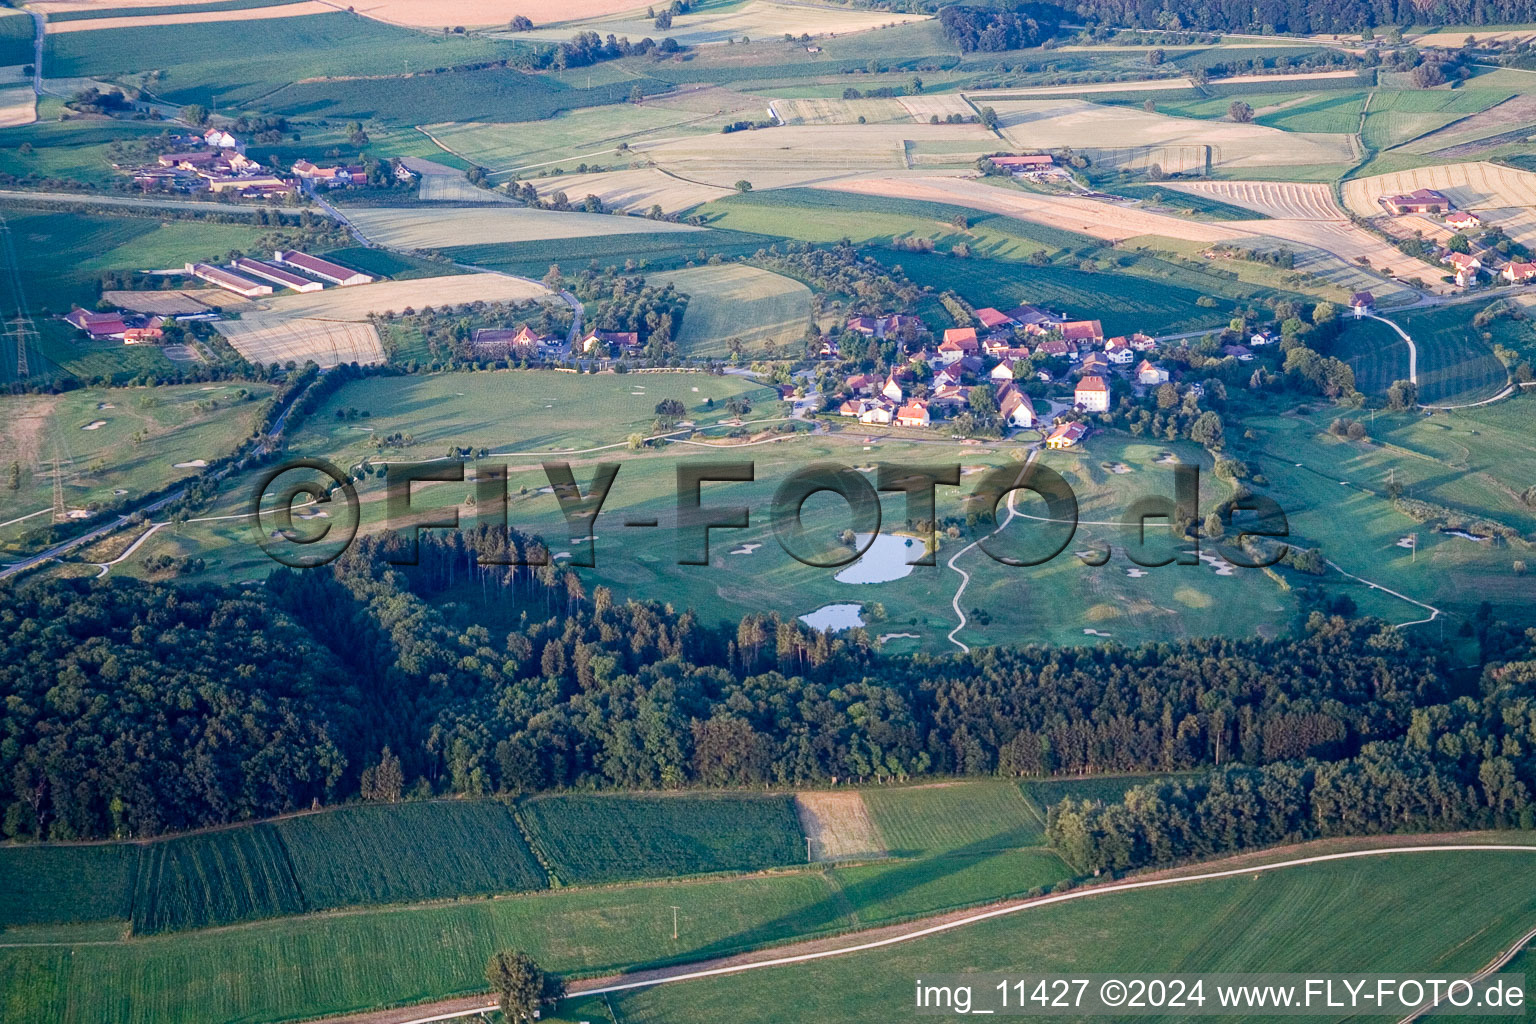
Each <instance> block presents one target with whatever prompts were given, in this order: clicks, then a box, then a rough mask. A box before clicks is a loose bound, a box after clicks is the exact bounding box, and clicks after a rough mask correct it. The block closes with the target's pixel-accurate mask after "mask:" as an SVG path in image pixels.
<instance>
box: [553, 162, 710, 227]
mask: <svg viewBox="0 0 1536 1024" xmlns="http://www.w3.org/2000/svg"><path fill="white" fill-rule="evenodd" d="M533 184H534V185H535V186H536V187H537V188H538V190H539V195H540V196H551V195H554V194H555V193H556V192H564V193H565V194H566V195H567V196H569V197H570V199H571V201H572V202H579V201H580V200H581V199H583V198H585V197H586V196H589V195H593V196H597V198H599V199H601V200H602V201H603V205H604V206H606V207H607V208H608V209H610V210H624V211H625V212H628V213H645V212H647V211H649V210H650V208H651V207H652V206H660V207H661V208H662V210H663V211H664V212H666V213H676V212H677V211H678V210H686V209H688V208H689V207H691V206H697V205H698V204H699V203H707V202H709V201H710V200H711V199H719V198H720V197H721V196H726V195H735V194H736V190H735V189H734V188H726V187H725V186H723V185H700V184H698V183H697V182H692V181H683V180H682V179H681V178H674V177H672V176H671V175H668V174H663V173H662V172H661V171H658V170H657V169H656V168H654V167H641V168H636V169H634V170H626V171H602V172H600V173H598V174H563V175H561V176H560V177H558V178H543V179H539V180H536V181H534V182H533ZM643 223H647V224H655V223H657V222H656V221H645V222H643Z"/></svg>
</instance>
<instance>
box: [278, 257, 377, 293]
mask: <svg viewBox="0 0 1536 1024" xmlns="http://www.w3.org/2000/svg"><path fill="white" fill-rule="evenodd" d="M272 258H273V259H274V260H276V261H277V262H278V263H286V264H288V265H289V266H290V267H298V268H299V269H300V270H302V271H304V272H305V273H306V274H313V275H315V276H316V277H318V278H321V279H323V280H326V281H330V282H332V283H333V284H339V285H343V286H345V285H353V284H369V283H371V282H372V281H373V277H372V275H369V274H364V273H363V272H361V271H358V270H352V269H351V268H349V267H344V266H342V265H341V264H340V263H332V262H331V261H330V260H323V259H321V258H320V257H318V256H311V255H309V253H305V252H299V251H298V250H296V249H279V250H278V251H277V252H275V253H273V254H272Z"/></svg>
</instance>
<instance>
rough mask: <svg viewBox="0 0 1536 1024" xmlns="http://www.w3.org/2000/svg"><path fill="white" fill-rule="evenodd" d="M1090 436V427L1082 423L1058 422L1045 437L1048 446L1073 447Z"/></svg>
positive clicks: (1057, 447)
mask: <svg viewBox="0 0 1536 1024" xmlns="http://www.w3.org/2000/svg"><path fill="white" fill-rule="evenodd" d="M1087 436H1088V427H1087V426H1086V425H1085V424H1082V423H1058V424H1056V429H1054V430H1052V431H1051V433H1050V435H1049V436H1048V437H1047V438H1046V439H1045V446H1046V447H1047V448H1054V449H1058V450H1059V449H1062V448H1072V447H1075V446H1076V445H1077V443H1078V442H1079V441H1081V440H1082V439H1083V438H1085V437H1087Z"/></svg>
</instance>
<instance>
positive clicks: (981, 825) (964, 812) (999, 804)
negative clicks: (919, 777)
mask: <svg viewBox="0 0 1536 1024" xmlns="http://www.w3.org/2000/svg"><path fill="white" fill-rule="evenodd" d="M864 803H865V805H866V806H867V807H868V808H869V813H870V817H872V818H873V819H874V821H875V825H876V826H877V827H878V828H879V829H880V835H881V836H882V837H884V839H885V846H886V849H887V850H889V851H890V852H891V853H892V854H894V855H896V856H907V857H910V856H917V855H920V854H931V853H937V852H940V851H946V852H952V853H982V852H986V851H990V850H1009V849H1013V848H1015V847H1021V846H1038V845H1040V843H1041V842H1042V841H1043V840H1042V838H1041V837H1042V835H1043V834H1044V829H1045V822H1044V821H1042V820H1041V819H1040V817H1039V815H1038V814H1036V813H1035V810H1034V808H1032V807H1031V806H1030V805H1029V801H1027V800H1025V799H1024V794H1023V793H1021V792H1020V791H1019V787H1018V784H1017V783H1014V782H1007V781H999V782H991V783H985V784H983V783H968V784H945V783H938V784H933V785H925V786H903V787H895V788H890V789H868V790H865V791H864Z"/></svg>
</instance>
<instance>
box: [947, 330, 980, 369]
mask: <svg viewBox="0 0 1536 1024" xmlns="http://www.w3.org/2000/svg"><path fill="white" fill-rule="evenodd" d="M980 350H981V345H980V344H979V343H978V342H977V340H976V328H974V327H951V328H949V329H948V330H947V331H945V332H944V340H943V342H941V343H940V345H939V361H940V362H943V363H953V362H956V361H957V360H960V359H964V358H965V357H966V356H969V355H974V354H976V353H977V352H979V351H980Z"/></svg>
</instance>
